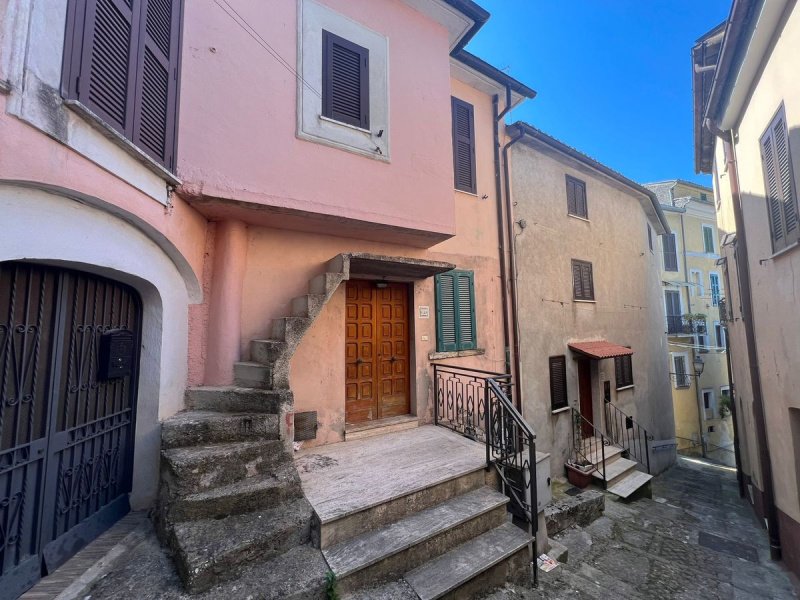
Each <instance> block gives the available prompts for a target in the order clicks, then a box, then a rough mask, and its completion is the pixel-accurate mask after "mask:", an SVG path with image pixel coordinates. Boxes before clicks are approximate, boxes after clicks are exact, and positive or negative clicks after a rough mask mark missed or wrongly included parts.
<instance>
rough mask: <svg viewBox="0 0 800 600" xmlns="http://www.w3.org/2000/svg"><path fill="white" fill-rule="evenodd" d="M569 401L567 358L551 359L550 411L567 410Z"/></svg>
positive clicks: (555, 357)
mask: <svg viewBox="0 0 800 600" xmlns="http://www.w3.org/2000/svg"><path fill="white" fill-rule="evenodd" d="M567 404H568V400H567V358H566V356H551V357H550V410H558V409H559V408H565V407H566V406H567Z"/></svg>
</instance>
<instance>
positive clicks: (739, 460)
mask: <svg viewBox="0 0 800 600" xmlns="http://www.w3.org/2000/svg"><path fill="white" fill-rule="evenodd" d="M727 271H728V267H727V265H726V266H725V272H726V273H727ZM725 279H726V283H728V282H727V277H726V278H725ZM726 289H728V290H730V289H731V288H730V286H728V287H727V288H726ZM725 310H728V306H727V303H726V305H725ZM720 325H721V326H722V328H723V329H724V331H725V363H726V365H727V367H728V392H729V394H730V397H731V422H732V423H733V457H734V461H735V462H736V483H737V484H738V485H739V498H744V477H742V453H741V450H740V449H739V426H738V425H737V423H736V418H737V414H736V396H737V394H736V386H735V385H734V383H733V369H732V368H731V338H730V335H729V334H728V326H727V325H725V324H722V323H720Z"/></svg>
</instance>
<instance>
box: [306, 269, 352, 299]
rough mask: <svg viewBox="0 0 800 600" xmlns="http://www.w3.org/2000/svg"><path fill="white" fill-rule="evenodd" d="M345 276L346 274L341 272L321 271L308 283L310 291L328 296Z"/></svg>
mask: <svg viewBox="0 0 800 600" xmlns="http://www.w3.org/2000/svg"><path fill="white" fill-rule="evenodd" d="M343 278H344V276H343V275H342V274H341V273H321V274H320V275H317V276H316V277H314V278H313V279H312V280H311V281H310V282H309V283H308V292H309V293H310V294H320V295H323V296H326V297H327V296H328V294H330V293H331V292H332V291H333V290H335V289H336V287H338V285H339V284H340V283H341V282H342V279H343Z"/></svg>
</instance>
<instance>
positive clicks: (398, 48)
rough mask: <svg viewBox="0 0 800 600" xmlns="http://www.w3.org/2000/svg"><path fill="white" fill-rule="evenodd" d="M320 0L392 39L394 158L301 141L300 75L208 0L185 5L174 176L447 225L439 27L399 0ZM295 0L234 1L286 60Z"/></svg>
mask: <svg viewBox="0 0 800 600" xmlns="http://www.w3.org/2000/svg"><path fill="white" fill-rule="evenodd" d="M323 3H324V4H326V5H327V6H329V7H331V8H332V9H334V10H336V11H338V12H340V13H342V14H344V15H346V16H348V17H350V18H352V19H353V20H355V21H357V22H359V23H361V24H363V25H364V26H366V27H368V28H370V29H372V30H374V31H376V32H379V33H381V34H383V35H385V36H387V37H388V40H389V69H388V72H389V98H390V100H389V106H390V115H389V121H390V135H391V157H392V159H391V163H388V164H387V163H384V162H381V161H377V160H373V159H370V158H366V157H363V156H359V155H356V154H353V153H350V152H346V151H343V150H340V149H336V148H330V147H328V146H323V145H320V144H317V143H313V142H309V141H304V140H300V139H298V138H297V137H296V136H295V131H296V115H297V102H296V100H297V89H296V81H295V76H294V75H293V74H292V73H290V72H289V71H288V70H287V69H286V68H285V67H283V66H282V65H281V64H279V63H278V61H277V60H276V59H275V58H273V57H272V56H270V54H268V53H267V51H266V50H264V48H262V47H261V46H260V45H259V44H258V43H256V42H255V41H254V40H253V39H252V38H251V37H250V36H249V35H248V34H247V33H246V32H245V31H243V30H242V29H241V28H240V27H239V26H238V25H236V23H234V22H233V21H232V20H231V19H230V18H229V17H228V16H227V15H226V14H225V13H224V12H222V10H221V9H220V8H219V6H218V5H217V4H215V3H213V2H210V1H206V2H191V3H187V7H186V15H185V23H184V57H183V66H182V86H181V106H180V128H179V136H180V137H179V148H180V152H179V165H178V172H179V175H180V176H181V178H182V179H183V180H184V181H185V182H187V184H188V186H189V187H191V189H192V191H193V193H198V194H201V195H206V196H212V197H221V198H233V199H238V200H244V201H249V202H257V203H261V204H266V205H270V206H276V207H282V208H289V209H296V210H304V211H311V212H314V213H325V214H331V215H338V216H343V217H348V218H353V219H360V220H364V221H367V222H370V223H382V224H387V225H393V226H401V227H410V228H414V229H421V230H424V231H433V232H443V233H447V234H449V233H452V231H453V229H454V209H453V194H452V154H451V141H450V136H451V121H450V86H449V53H448V36H447V32H446V30H445V29H444V28H443V27H441V26H440V25H439V24H437V23H435V22H433V21H431V20H430V19H428V18H427V17H425V16H424V15H422V14H421V13H419V12H417V11H415V10H413V9H411V8H410V7H409V6H408V5H406V4H405V3H404V2H402V1H400V0H382V1H380V2H376V1H375V0H324V2H323ZM297 6H298V3H297V1H296V0H270V1H269V2H264V1H263V0H241V1H239V2H237V4H236V8H237V11H238V12H239V13H240V14H241V15H242V16H243V17H244V18H245V19H246V20H247V22H248V23H249V24H250V25H251V26H252V27H253V28H254V29H255V30H256V31H257V32H258V33H259V34H260V35H261V36H262V37H263V38H264V39H266V40H267V41H268V42H269V44H270V45H271V46H272V47H273V48H274V49H275V50H276V51H277V52H278V53H279V54H280V56H281V57H283V58H284V59H285V60H286V61H287V62H288V63H289V64H290V65H291V66H292V67H293V68H297V33H296V32H297ZM309 165H313V168H309Z"/></svg>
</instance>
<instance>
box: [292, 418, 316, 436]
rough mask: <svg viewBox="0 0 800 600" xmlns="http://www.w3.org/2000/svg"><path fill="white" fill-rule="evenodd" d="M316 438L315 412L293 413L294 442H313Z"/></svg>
mask: <svg viewBox="0 0 800 600" xmlns="http://www.w3.org/2000/svg"><path fill="white" fill-rule="evenodd" d="M316 437H317V411H315V410H314V411H309V412H298V413H294V441H295V442H302V441H304V440H313V439H315V438H316Z"/></svg>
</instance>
